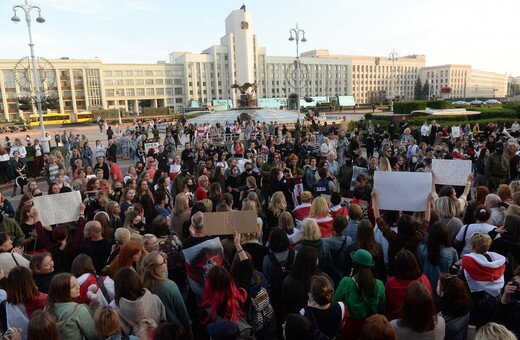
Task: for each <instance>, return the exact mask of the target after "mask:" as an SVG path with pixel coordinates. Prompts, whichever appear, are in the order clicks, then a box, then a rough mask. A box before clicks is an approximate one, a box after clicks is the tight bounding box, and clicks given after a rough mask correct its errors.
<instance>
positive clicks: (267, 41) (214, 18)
mask: <svg viewBox="0 0 520 340" xmlns="http://www.w3.org/2000/svg"><path fill="white" fill-rule="evenodd" d="M21 3H23V0H17V1H14V0H0V13H1V15H0V42H1V44H2V49H1V50H0V58H1V59H17V58H20V57H23V56H26V55H28V54H29V47H28V46H27V44H28V35H27V27H26V25H25V21H24V18H23V15H22V13H19V16H20V18H21V19H22V21H21V22H20V23H18V24H16V25H15V24H14V23H13V22H11V20H10V17H11V16H12V10H11V8H12V6H14V5H16V4H21ZM243 3H244V2H242V1H234V0H221V1H216V0H191V1H178V0H33V1H30V4H32V5H38V6H40V7H41V8H42V16H44V17H45V19H46V20H47V21H46V22H45V23H44V24H38V23H36V22H33V38H34V43H35V50H36V54H37V55H38V56H44V57H46V58H48V59H52V58H59V57H69V58H71V59H73V58H74V59H80V58H84V59H90V58H95V57H98V58H100V59H101V60H102V61H103V62H107V63H124V62H130V63H134V62H135V63H155V62H157V61H158V60H166V61H167V60H168V53H170V52H173V51H190V52H193V53H200V52H201V51H202V50H203V49H206V48H208V47H210V46H212V45H216V44H219V42H220V38H221V37H222V36H223V35H224V34H225V27H224V20H225V19H226V17H227V16H228V15H229V13H230V12H231V11H232V10H234V9H238V8H240V6H241V5H242V4H243ZM245 4H246V6H247V9H248V10H250V11H252V13H253V23H252V30H253V33H255V34H257V36H258V41H259V44H260V46H265V47H266V48H267V55H270V56H292V55H294V54H295V46H294V43H290V42H289V41H288V40H287V39H288V36H289V33H288V31H289V29H290V28H291V27H294V26H295V24H296V22H298V24H299V26H300V28H303V29H304V30H305V31H306V37H307V40H308V41H307V43H305V44H304V45H303V47H302V48H301V51H302V52H303V51H307V50H313V49H328V50H329V51H330V53H332V54H350V55H370V56H387V55H388V53H389V52H391V51H392V49H395V51H396V52H397V53H398V55H401V56H404V55H409V54H425V55H426V63H427V65H428V66H432V65H440V64H470V65H472V66H473V68H475V69H479V70H485V71H492V72H498V73H508V74H509V73H512V74H513V76H520V62H519V61H518V60H519V55H520V29H519V28H518V24H517V15H518V13H520V0H498V1H489V0H435V1H426V0H413V1H412V0H393V1H384V0H321V1H316V0H255V1H246V2H245ZM36 16H37V15H36V12H34V18H33V20H34V19H35V17H36Z"/></svg>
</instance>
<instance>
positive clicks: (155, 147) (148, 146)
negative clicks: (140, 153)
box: [144, 143, 159, 154]
mask: <svg viewBox="0 0 520 340" xmlns="http://www.w3.org/2000/svg"><path fill="white" fill-rule="evenodd" d="M150 149H153V150H154V153H157V152H159V151H158V150H159V143H144V153H145V154H148V150H150Z"/></svg>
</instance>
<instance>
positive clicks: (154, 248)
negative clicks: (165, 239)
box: [148, 244, 159, 252]
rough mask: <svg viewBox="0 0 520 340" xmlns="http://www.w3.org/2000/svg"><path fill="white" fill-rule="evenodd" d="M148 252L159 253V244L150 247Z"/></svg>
mask: <svg viewBox="0 0 520 340" xmlns="http://www.w3.org/2000/svg"><path fill="white" fill-rule="evenodd" d="M148 251H149V252H152V251H159V245H158V244H155V245H153V246H148Z"/></svg>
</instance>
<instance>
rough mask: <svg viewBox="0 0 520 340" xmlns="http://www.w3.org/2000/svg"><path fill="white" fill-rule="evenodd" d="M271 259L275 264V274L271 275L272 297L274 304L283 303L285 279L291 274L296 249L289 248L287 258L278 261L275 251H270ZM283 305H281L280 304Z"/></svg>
mask: <svg viewBox="0 0 520 340" xmlns="http://www.w3.org/2000/svg"><path fill="white" fill-rule="evenodd" d="M267 256H269V260H270V261H271V263H272V264H273V266H274V268H275V269H274V271H273V275H272V277H271V294H270V296H271V298H272V299H273V302H272V303H273V305H278V304H281V300H282V285H283V280H285V278H286V277H287V275H289V273H290V272H291V270H292V266H293V263H294V256H295V255H294V250H293V249H289V253H288V254H287V258H286V259H285V260H284V261H281V262H280V261H278V259H277V258H276V255H275V254H274V253H269V255H267ZM280 307H281V305H280Z"/></svg>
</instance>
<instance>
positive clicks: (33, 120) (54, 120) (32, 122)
mask: <svg viewBox="0 0 520 340" xmlns="http://www.w3.org/2000/svg"><path fill="white" fill-rule="evenodd" d="M76 116H77V122H78V123H81V122H92V113H91V112H79V113H77V114H76ZM70 118H71V117H70V114H68V113H57V112H51V113H46V114H44V115H43V124H44V125H58V124H60V125H61V124H66V123H71V122H72V121H71V119H70ZM39 125H40V116H39V115H30V116H29V126H39Z"/></svg>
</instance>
